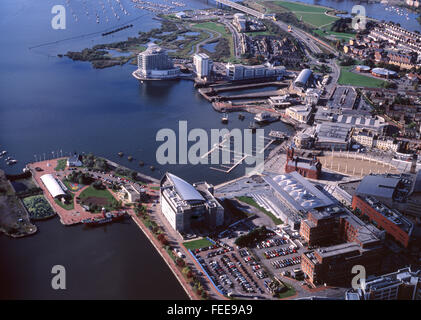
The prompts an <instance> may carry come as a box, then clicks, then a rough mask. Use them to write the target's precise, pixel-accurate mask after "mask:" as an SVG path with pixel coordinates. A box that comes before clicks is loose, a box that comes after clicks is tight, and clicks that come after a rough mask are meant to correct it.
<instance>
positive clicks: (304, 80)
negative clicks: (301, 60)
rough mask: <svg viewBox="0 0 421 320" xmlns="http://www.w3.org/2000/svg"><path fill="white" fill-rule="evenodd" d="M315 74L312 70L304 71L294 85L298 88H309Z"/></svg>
mask: <svg viewBox="0 0 421 320" xmlns="http://www.w3.org/2000/svg"><path fill="white" fill-rule="evenodd" d="M312 74H313V71H311V70H310V69H303V70H302V71H301V72H300V74H299V75H298V76H297V78H296V79H295V80H294V85H295V86H297V87H307V84H308V82H309V80H310V78H311V76H312Z"/></svg>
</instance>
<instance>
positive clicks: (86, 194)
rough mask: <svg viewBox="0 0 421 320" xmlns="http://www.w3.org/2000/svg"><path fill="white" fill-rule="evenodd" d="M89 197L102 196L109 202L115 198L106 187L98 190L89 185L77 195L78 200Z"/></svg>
mask: <svg viewBox="0 0 421 320" xmlns="http://www.w3.org/2000/svg"><path fill="white" fill-rule="evenodd" d="M89 197H95V198H104V199H107V200H108V201H109V202H111V201H113V200H114V199H115V198H114V197H113V195H112V194H111V193H110V192H109V191H108V190H107V189H103V190H98V189H95V188H94V187H92V186H89V187H88V188H86V189H85V190H83V191H82V193H81V194H80V195H79V198H80V200H83V199H86V198H89Z"/></svg>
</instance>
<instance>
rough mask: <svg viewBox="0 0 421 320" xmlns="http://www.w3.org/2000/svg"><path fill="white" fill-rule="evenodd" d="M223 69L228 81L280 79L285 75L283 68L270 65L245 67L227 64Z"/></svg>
mask: <svg viewBox="0 0 421 320" xmlns="http://www.w3.org/2000/svg"><path fill="white" fill-rule="evenodd" d="M225 68H226V75H227V78H228V79H229V80H247V79H258V78H268V77H277V78H282V77H283V76H284V74H285V67H284V66H273V65H271V64H264V65H256V66H246V65H242V64H232V63H227V64H226V65H225Z"/></svg>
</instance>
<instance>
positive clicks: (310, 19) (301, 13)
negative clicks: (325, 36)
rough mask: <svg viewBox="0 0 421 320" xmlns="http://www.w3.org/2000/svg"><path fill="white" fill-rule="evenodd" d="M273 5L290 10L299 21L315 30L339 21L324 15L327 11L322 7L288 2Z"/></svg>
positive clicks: (278, 2) (277, 2)
mask: <svg viewBox="0 0 421 320" xmlns="http://www.w3.org/2000/svg"><path fill="white" fill-rule="evenodd" d="M273 3H275V4H277V5H278V6H281V7H283V8H286V9H288V10H290V11H291V12H292V13H294V15H295V16H296V17H297V18H298V19H299V20H301V21H302V22H305V23H307V24H310V25H312V26H314V27H316V28H319V27H321V26H324V25H328V24H331V23H333V22H335V21H336V20H338V19H339V18H337V17H332V16H328V15H326V14H325V12H326V11H327V10H329V9H328V8H324V7H318V6H312V5H307V4H301V3H296V2H289V1H274V2H273Z"/></svg>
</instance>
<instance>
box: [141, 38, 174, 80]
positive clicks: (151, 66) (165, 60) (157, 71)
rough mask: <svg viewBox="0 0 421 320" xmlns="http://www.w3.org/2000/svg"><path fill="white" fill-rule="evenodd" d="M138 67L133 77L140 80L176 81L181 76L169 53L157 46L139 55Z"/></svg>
mask: <svg viewBox="0 0 421 320" xmlns="http://www.w3.org/2000/svg"><path fill="white" fill-rule="evenodd" d="M137 66H138V69H137V70H136V71H135V72H134V74H133V75H134V76H135V77H136V78H138V79H139V80H148V79H151V80H154V79H155V80H156V79H174V78H177V77H178V76H179V75H180V68H179V67H174V64H173V62H172V59H171V58H170V57H169V56H168V54H167V52H166V51H165V50H164V49H162V48H160V47H159V46H157V45H155V44H154V45H150V46H149V47H148V48H147V49H146V50H145V51H144V52H141V53H139V54H138V56H137Z"/></svg>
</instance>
